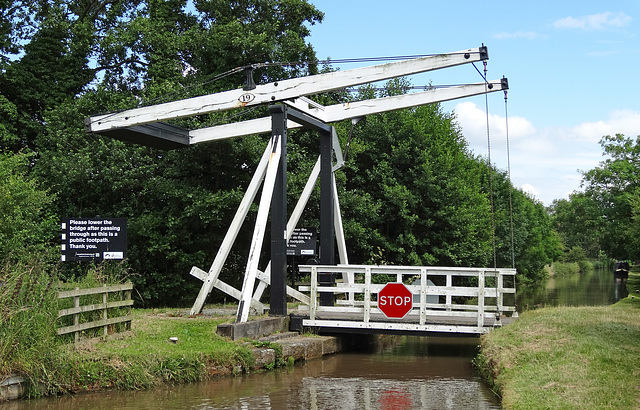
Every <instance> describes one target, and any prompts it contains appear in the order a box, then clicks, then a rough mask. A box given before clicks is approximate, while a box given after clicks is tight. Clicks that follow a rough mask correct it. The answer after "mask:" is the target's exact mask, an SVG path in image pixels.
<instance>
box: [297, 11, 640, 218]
mask: <svg viewBox="0 0 640 410" xmlns="http://www.w3.org/2000/svg"><path fill="white" fill-rule="evenodd" d="M310 3H312V4H314V5H315V6H316V8H318V9H319V10H320V11H322V12H323V13H324V14H325V16H324V20H323V22H322V23H320V24H316V25H313V26H310V29H311V36H310V37H309V38H308V41H309V42H310V43H311V45H312V46H313V47H314V49H315V51H316V55H317V57H318V58H319V59H326V58H331V59H333V60H336V59H343V58H360V57H386V56H399V55H422V54H434V53H448V52H455V51H460V50H465V49H470V48H476V47H479V46H481V45H482V44H484V45H486V46H487V48H488V51H489V61H488V63H487V77H488V79H489V80H498V79H500V78H502V77H503V76H505V77H507V78H508V80H509V91H508V93H507V103H506V106H505V100H504V93H502V92H495V93H491V94H489V95H488V97H487V98H486V99H485V96H484V95H483V96H476V97H468V98H464V99H460V100H456V101H451V102H445V103H442V108H443V110H445V111H447V112H454V113H455V115H456V118H457V122H458V124H459V125H460V127H461V128H462V132H463V134H464V136H465V138H466V139H467V141H468V143H469V147H470V149H471V150H472V151H473V153H474V154H476V155H481V156H484V157H487V156H488V155H489V154H490V156H491V161H492V163H494V165H496V166H497V167H498V168H500V169H503V170H510V174H511V180H512V183H513V184H514V185H515V186H516V187H519V188H521V189H522V190H524V191H525V192H528V193H529V194H531V195H532V196H533V197H534V198H535V199H537V200H539V201H540V202H542V203H543V204H544V205H546V206H548V205H551V203H552V202H553V200H555V199H562V198H565V199H566V198H568V195H569V194H570V193H571V192H574V191H579V190H581V181H582V174H581V171H587V170H590V169H593V168H595V167H596V166H598V164H599V162H600V161H603V160H604V159H605V157H603V155H602V148H601V146H600V144H599V141H600V139H601V138H602V137H603V136H605V135H614V134H619V133H620V134H624V135H626V136H629V137H636V136H637V135H640V93H639V91H640V75H639V74H640V43H639V40H640V1H635V0H633V1H628V0H627V1H618V0H609V1H607V2H603V1H591V0H582V1H575V0H563V1H557V0H556V1H547V0H538V1H534V2H521V1H513V0H511V1H491V0H487V1H466V0H458V1H455V2H449V1H437V2H436V1H428V0H420V1H418V0H416V1H403V0H397V1H394V2H389V1H372V0H366V1H364V0H343V1H336V0H310ZM371 64H376V63H365V65H371ZM359 66H362V64H360V65H359ZM476 66H477V67H478V68H479V69H480V70H482V69H483V67H482V64H481V63H480V64H478V63H476ZM335 67H336V68H339V69H341V70H346V69H350V68H356V67H358V66H355V65H353V64H344V65H342V64H341V65H335ZM410 80H411V82H412V84H413V85H427V84H430V83H431V84H433V85H439V84H461V83H477V82H481V81H482V78H481V77H480V75H479V74H478V72H477V71H476V69H475V68H474V67H473V66H472V65H471V64H465V65H463V66H460V67H455V68H446V69H442V70H437V71H431V72H429V73H425V74H421V75H420V76H418V77H415V78H410ZM487 108H488V113H489V133H488V134H489V144H488V141H487ZM505 119H508V121H506V120H505ZM506 130H508V147H509V149H508V150H507V132H506ZM489 145H490V147H491V151H490V152H489V150H488V146H489Z"/></svg>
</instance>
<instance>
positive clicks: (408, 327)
mask: <svg viewBox="0 0 640 410" xmlns="http://www.w3.org/2000/svg"><path fill="white" fill-rule="evenodd" d="M302 325H303V326H305V327H322V328H334V329H335V328H338V329H340V328H342V329H368V330H381V331H412V332H434V333H464V334H483V333H487V332H489V331H490V330H491V329H492V328H488V327H483V328H478V327H476V326H464V325H432V324H425V325H420V324H418V323H381V322H367V323H365V322H344V321H333V320H318V319H316V320H311V319H303V320H302Z"/></svg>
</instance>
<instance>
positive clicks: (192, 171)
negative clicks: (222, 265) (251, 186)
mask: <svg viewBox="0 0 640 410" xmlns="http://www.w3.org/2000/svg"><path fill="white" fill-rule="evenodd" d="M244 3H247V2H243V4H244ZM249 3H250V4H251V5H252V6H251V7H254V8H255V10H260V13H263V14H264V15H262V17H261V15H256V14H251V13H250V16H251V19H256V20H259V19H260V18H264V19H265V21H271V20H270V19H272V18H273V16H271V14H270V13H271V12H272V11H273V10H276V11H277V13H278V14H277V16H280V17H281V18H285V20H284V21H280V22H276V21H274V22H273V23H274V24H273V26H272V27H270V28H269V31H268V35H265V36H262V37H260V36H258V35H257V32H258V28H256V27H253V28H251V30H254V31H255V32H256V37H255V38H254V42H255V46H256V47H257V50H261V53H262V54H260V53H257V52H256V54H253V55H247V56H245V57H243V58H246V60H236V61H233V60H229V61H226V62H225V61H223V60H219V62H220V64H219V65H215V64H205V63H207V60H206V59H205V58H204V57H205V54H207V55H210V56H211V57H216V58H218V57H220V56H219V55H216V54H215V53H214V51H215V50H214V49H213V48H211V47H213V45H214V43H212V42H211V41H212V40H211V38H214V37H216V35H218V34H216V31H217V30H223V28H224V27H223V26H224V25H225V24H229V25H230V26H229V27H228V28H227V30H228V31H227V34H228V37H225V38H224V40H225V41H244V40H245V38H244V37H242V33H241V32H233V30H231V27H232V26H233V25H235V24H236V23H237V21H239V20H242V19H244V18H248V17H246V16H245V14H247V11H246V8H242V7H240V6H238V5H235V4H236V3H232V4H231V6H230V5H229V3H228V2H218V1H211V2H198V7H201V8H202V10H204V11H201V12H197V13H195V14H190V13H188V12H187V11H186V9H184V8H183V9H180V7H182V6H181V5H184V4H186V3H185V2H170V3H168V2H162V1H149V2H145V3H144V4H143V6H140V7H138V8H136V9H135V10H132V11H131V13H134V14H131V18H130V19H129V20H127V21H126V23H127V24H125V22H122V21H119V22H118V24H117V25H114V27H113V29H112V30H111V32H110V33H111V34H104V35H102V41H103V43H102V44H105V47H106V50H107V51H109V50H110V52H111V54H108V53H107V51H104V52H103V54H101V56H102V57H100V58H99V59H98V62H99V64H100V65H101V66H103V67H111V68H110V69H109V70H108V73H107V74H106V75H105V76H104V77H103V78H102V80H101V83H100V84H98V85H97V86H95V87H94V88H85V90H84V91H83V92H82V93H80V95H78V96H76V97H75V98H73V99H71V98H70V99H68V100H67V101H64V102H60V103H57V104H55V106H54V107H51V108H50V109H46V110H45V111H44V112H43V113H42V116H43V119H44V121H43V123H44V122H46V124H47V127H46V128H45V129H43V130H42V132H40V133H39V134H38V135H37V137H36V138H35V139H34V140H33V144H32V145H33V146H34V147H35V149H37V150H38V153H39V158H38V161H37V162H36V163H35V168H34V171H35V172H36V173H37V175H38V176H39V177H40V178H42V180H44V181H47V183H48V184H49V185H50V186H51V187H52V189H53V190H54V191H55V192H56V193H57V194H58V201H57V203H56V212H57V214H58V216H59V217H68V216H77V217H93V216H97V215H102V216H114V217H115V216H119V217H127V218H128V235H129V241H128V243H129V250H128V255H129V264H130V267H131V268H132V271H133V272H135V274H134V277H133V281H134V284H135V285H136V287H137V288H138V291H139V292H140V294H141V295H142V297H143V299H144V300H145V301H146V302H149V303H151V304H152V305H162V304H174V305H175V304H181V305H184V304H185V303H189V302H192V301H193V298H194V297H195V295H196V294H197V290H198V288H199V287H200V285H201V282H198V281H197V280H196V279H194V278H192V277H190V276H189V275H188V272H189V271H190V269H191V267H192V266H194V265H195V266H200V267H206V266H207V265H208V264H210V263H211V261H212V260H213V258H214V257H215V253H216V250H217V248H218V246H219V244H220V242H221V241H222V238H223V236H224V233H225V231H226V229H227V227H228V222H229V221H230V220H231V219H232V217H233V214H234V212H235V210H236V208H237V205H238V203H239V202H240V199H241V198H242V195H243V194H244V189H245V188H246V186H247V185H248V181H249V180H250V179H251V176H252V174H253V172H254V170H255V166H256V165H257V163H258V162H259V158H260V156H261V154H262V152H263V150H264V148H265V146H266V139H265V138H264V137H258V136H250V137H244V138H238V139H233V140H228V141H220V142H216V143H207V144H201V145H198V146H194V147H191V148H188V149H184V150H176V151H162V150H157V149H151V148H148V147H140V146H135V145H131V144H125V143H122V142H120V141H116V140H112V139H109V138H103V137H98V136H87V135H85V131H84V127H83V125H84V118H85V117H86V116H89V115H92V114H95V113H98V112H105V111H117V110H122V109H126V108H130V107H133V106H137V105H138V104H139V102H140V100H142V101H145V102H146V101H150V102H158V101H162V100H165V99H175V98H184V97H186V96H190V95H197V94H198V93H204V92H213V91H216V90H217V89H227V88H235V87H238V86H241V85H242V83H243V81H244V77H243V75H242V74H241V73H238V74H237V75H235V76H225V77H223V78H221V80H220V81H216V82H212V81H211V78H212V77H215V75H216V74H218V73H219V72H220V71H217V70H223V71H226V70H228V69H229V68H233V67H235V66H236V64H245V63H247V62H249V61H251V60H250V59H252V58H259V60H257V61H259V62H265V61H275V60H273V59H274V58H280V57H287V58H295V61H302V60H315V55H314V54H313V49H312V48H311V47H310V46H309V45H308V44H306V43H305V42H304V41H302V42H301V43H300V42H294V41H291V39H292V38H294V37H295V36H302V37H300V39H301V40H304V37H303V36H304V35H305V33H307V34H308V29H307V28H306V27H303V28H299V29H297V30H296V29H294V27H295V26H296V24H302V25H304V24H307V23H314V22H315V21H316V19H319V18H321V14H319V12H317V10H316V9H315V8H314V7H311V6H310V5H309V4H308V3H307V2H306V1H302V0H295V1H275V2H274V1H270V0H269V1H268V0H260V1H252V2H249ZM247 4H248V3H247ZM172 7H175V8H176V12H175V13H173V12H171V9H172ZM216 13H223V14H224V15H225V17H224V18H221V19H219V20H217V19H216V18H217V17H216V18H214V17H215V16H217V14H216ZM225 13H226V14H225ZM234 13H240V14H239V15H237V16H236V15H235V14H234ZM234 16H235V17H234ZM225 22H226V23H225ZM285 31H286V32H287V33H285ZM245 32H246V30H245ZM116 34H118V35H117V36H116ZM285 34H286V35H285ZM200 39H207V42H205V43H203V44H197V41H199V40H200ZM196 40H197V41H196ZM258 40H261V41H262V43H260V44H258V43H257V41H258ZM220 41H222V38H221V39H220ZM106 45H108V47H107V46H106ZM207 47H209V48H208V49H207ZM274 47H275V49H273V48H274ZM270 49H273V50H272V51H269V50H270ZM202 50H204V51H202ZM134 51H135V54H132V53H133V52H134ZM133 56H135V57H136V58H135V59H134V58H133ZM228 57H229V59H231V57H232V56H231V55H229V56H228ZM253 62H255V61H253ZM300 67H302V65H300ZM300 67H299V68H300ZM293 73H296V71H294V68H290V67H286V66H285V67H281V66H278V65H276V66H274V67H267V68H265V69H264V70H263V73H262V74H261V76H262V77H256V79H258V81H259V79H260V78H264V79H269V80H270V81H275V80H278V79H282V78H286V77H287V76H289V75H292V74H293ZM271 75H273V76H275V77H270V76H271ZM96 81H100V79H99V78H97V79H96ZM176 91H179V93H176ZM257 114H258V111H254V112H249V113H245V114H244V117H246V118H250V116H255V115H257ZM244 117H243V118H244ZM220 121H223V122H227V121H228V119H227V118H225V115H211V116H203V117H198V118H192V119H189V120H185V121H183V122H181V123H180V124H181V125H185V126H193V127H199V126H201V125H203V124H210V123H217V122H220ZM249 237H250V231H248V232H244V231H243V233H242V234H241V238H240V240H239V243H246V245H245V246H240V247H238V248H234V252H233V253H232V254H231V256H230V258H229V263H228V264H227V265H226V269H225V270H224V271H223V272H222V276H221V277H222V279H224V280H226V281H227V282H229V283H231V284H233V285H236V286H240V284H241V283H242V273H243V272H244V270H243V269H242V266H243V263H244V262H246V257H247V256H246V255H247V252H246V251H245V250H246V249H248V247H249V243H250V239H249ZM243 239H244V241H243ZM62 273H63V275H64V274H65V272H64V269H63V272H62Z"/></svg>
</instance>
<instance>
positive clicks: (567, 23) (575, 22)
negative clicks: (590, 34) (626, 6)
mask: <svg viewBox="0 0 640 410" xmlns="http://www.w3.org/2000/svg"><path fill="white" fill-rule="evenodd" d="M631 20H633V19H632V18H631V16H629V15H627V14H625V13H622V12H610V11H607V12H604V13H598V14H590V15H587V16H579V17H571V16H570V17H565V18H563V19H560V20H556V21H555V22H554V23H553V26H554V27H555V28H570V29H571V28H577V29H582V30H602V29H603V28H606V27H624V26H626V25H628V24H629V23H630V22H631Z"/></svg>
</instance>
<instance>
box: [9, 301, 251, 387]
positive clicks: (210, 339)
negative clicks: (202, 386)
mask: <svg viewBox="0 0 640 410" xmlns="http://www.w3.org/2000/svg"><path fill="white" fill-rule="evenodd" d="M232 319H233V316H214V317H211V316H196V317H188V316H187V315H186V314H185V315H182V314H180V313H179V312H178V311H176V310H148V309H146V310H145V309H138V310H134V320H133V323H132V330H129V331H126V332H123V333H118V334H113V335H110V336H109V337H108V338H106V339H101V338H94V339H87V340H81V341H80V342H79V343H76V344H60V345H58V346H57V347H56V348H55V349H54V350H52V351H51V352H50V354H49V355H48V357H47V358H46V360H44V361H43V362H41V363H40V367H39V368H37V369H33V368H31V369H24V370H25V371H22V372H21V374H22V375H24V376H26V377H28V378H29V379H31V381H32V384H33V385H37V386H39V388H38V389H37V390H36V389H33V390H32V391H30V392H28V395H29V396H30V397H34V396H40V395H55V394H61V393H77V392H86V391H94V390H100V389H143V388H148V387H152V386H154V385H158V384H160V383H167V382H176V383H184V382H193V381H199V380H206V379H210V378H213V377H216V376H222V375H229V374H234V373H240V372H243V371H247V370H250V369H252V367H253V365H254V356H253V354H252V352H251V350H252V346H251V345H250V344H247V343H237V342H232V341H229V340H228V339H225V338H223V337H221V336H219V335H218V334H216V328H217V325H218V324H220V323H225V322H230V321H232ZM172 337H177V342H176V343H173V342H172V341H171V340H170V338H172Z"/></svg>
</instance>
